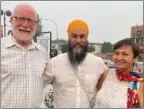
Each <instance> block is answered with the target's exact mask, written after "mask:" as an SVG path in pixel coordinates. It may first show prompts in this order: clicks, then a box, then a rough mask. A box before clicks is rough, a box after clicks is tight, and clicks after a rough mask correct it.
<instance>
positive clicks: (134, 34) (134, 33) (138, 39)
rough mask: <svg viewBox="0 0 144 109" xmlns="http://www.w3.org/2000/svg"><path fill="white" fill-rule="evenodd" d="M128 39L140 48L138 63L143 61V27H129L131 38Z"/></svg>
mask: <svg viewBox="0 0 144 109" xmlns="http://www.w3.org/2000/svg"><path fill="white" fill-rule="evenodd" d="M130 39H132V40H133V41H134V42H135V43H136V44H138V45H139V46H140V49H141V54H140V56H139V61H143V60H144V56H143V54H144V26H143V25H139V26H138V25H137V26H133V27H131V36H130Z"/></svg>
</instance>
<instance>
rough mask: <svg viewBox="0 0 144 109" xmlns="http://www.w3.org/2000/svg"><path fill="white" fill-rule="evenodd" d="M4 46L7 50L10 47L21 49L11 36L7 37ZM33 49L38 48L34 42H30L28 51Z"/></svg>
mask: <svg viewBox="0 0 144 109" xmlns="http://www.w3.org/2000/svg"><path fill="white" fill-rule="evenodd" d="M5 44H6V47H7V48H9V47H12V46H17V47H19V48H23V47H22V46H21V45H19V44H18V43H17V41H16V40H15V38H14V37H13V36H12V35H9V36H7V37H6V40H5ZM35 48H37V49H38V48H39V47H38V45H37V44H36V43H35V42H34V40H32V44H31V45H30V46H29V47H28V49H35Z"/></svg>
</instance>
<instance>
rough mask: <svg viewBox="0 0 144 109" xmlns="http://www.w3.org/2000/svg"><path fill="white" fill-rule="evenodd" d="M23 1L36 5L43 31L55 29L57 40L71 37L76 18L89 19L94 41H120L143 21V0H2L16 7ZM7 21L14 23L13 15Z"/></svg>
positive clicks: (8, 7) (8, 6)
mask: <svg viewBox="0 0 144 109" xmlns="http://www.w3.org/2000/svg"><path fill="white" fill-rule="evenodd" d="M21 3H26V4H30V5H31V6H33V7H34V8H35V9H36V11H37V13H38V14H39V16H40V17H41V18H42V25H43V31H44V32H46V31H51V32H52V39H53V40H54V39H57V36H58V39H64V40H67V39H68V34H67V27H68V25H69V23H70V22H71V21H72V20H75V19H82V20H84V21H85V22H87V24H88V26H89V36H88V41H89V42H93V43H103V42H105V41H107V42H111V43H112V44H113V43H116V42H117V41H119V40H121V39H124V38H129V37H130V32H131V27H132V26H136V25H143V1H1V9H3V10H5V11H6V10H10V11H13V9H14V7H15V6H16V5H18V4H21ZM3 19H4V18H3V16H1V24H3ZM46 19H49V20H46ZM6 24H7V26H10V23H9V17H6ZM57 28H58V31H57ZM9 29H10V27H7V30H9ZM57 33H58V34H57Z"/></svg>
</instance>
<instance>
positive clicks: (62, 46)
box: [61, 44, 68, 53]
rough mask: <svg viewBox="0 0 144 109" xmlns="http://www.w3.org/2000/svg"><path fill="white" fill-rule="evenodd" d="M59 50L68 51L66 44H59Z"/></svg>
mask: <svg viewBox="0 0 144 109" xmlns="http://www.w3.org/2000/svg"><path fill="white" fill-rule="evenodd" d="M61 50H62V53H66V52H68V44H62V45H61Z"/></svg>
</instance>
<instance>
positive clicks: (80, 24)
mask: <svg viewBox="0 0 144 109" xmlns="http://www.w3.org/2000/svg"><path fill="white" fill-rule="evenodd" d="M77 29H81V30H83V31H84V32H85V34H86V35H87V36H88V33H89V29H88V25H87V24H86V23H85V22H84V21H83V20H80V19H77V20H73V21H72V22H71V23H70V24H69V26H68V29H67V32H68V36H70V34H71V33H72V32H74V31H76V30H77Z"/></svg>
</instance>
